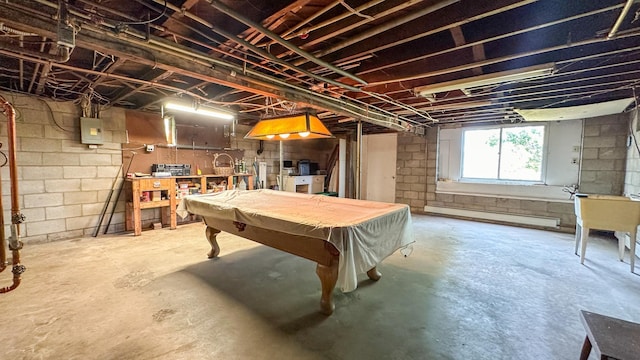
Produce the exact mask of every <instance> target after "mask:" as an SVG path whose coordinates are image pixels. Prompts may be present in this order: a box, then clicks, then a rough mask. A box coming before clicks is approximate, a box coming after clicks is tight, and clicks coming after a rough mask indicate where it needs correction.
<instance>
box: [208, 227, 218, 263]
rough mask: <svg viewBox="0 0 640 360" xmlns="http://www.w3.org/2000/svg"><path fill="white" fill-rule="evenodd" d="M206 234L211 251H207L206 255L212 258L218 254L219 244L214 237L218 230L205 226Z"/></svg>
mask: <svg viewBox="0 0 640 360" xmlns="http://www.w3.org/2000/svg"><path fill="white" fill-rule="evenodd" d="M206 234H207V240H209V244H211V251H209V253H208V254H207V257H208V258H209V259H212V258H214V257H216V256H218V254H220V246H219V245H218V241H217V240H216V237H217V236H218V234H220V230H218V229H214V228H212V227H210V226H207V230H206Z"/></svg>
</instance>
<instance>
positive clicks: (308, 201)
mask: <svg viewBox="0 0 640 360" xmlns="http://www.w3.org/2000/svg"><path fill="white" fill-rule="evenodd" d="M178 214H179V215H181V216H186V215H187V214H196V215H201V216H202V217H203V219H204V222H205V223H206V225H207V228H206V237H207V239H208V241H209V243H210V244H211V251H210V252H209V254H208V256H209V258H213V257H216V256H218V255H219V254H220V247H219V245H218V242H217V240H216V237H217V235H218V234H219V233H220V232H221V231H225V232H228V233H231V234H234V235H237V236H240V237H243V238H246V239H250V240H253V241H256V242H259V243H261V244H264V245H267V246H270V247H273V248H276V249H279V250H282V251H285V252H288V253H291V254H294V255H298V256H301V257H303V258H306V259H309V260H312V261H315V262H316V263H317V266H316V274H317V275H318V277H319V278H320V283H321V288H322V295H321V299H320V309H321V312H322V313H324V314H326V315H330V314H332V313H333V311H334V309H335V305H334V303H333V300H332V294H333V289H334V288H335V286H336V284H338V285H339V287H340V289H341V290H342V291H343V292H349V291H353V290H355V289H356V287H357V275H358V274H360V273H365V272H366V273H367V275H368V277H369V278H370V279H372V280H378V279H380V277H381V274H380V272H378V270H377V269H376V266H377V264H379V263H380V262H381V261H382V260H384V259H385V258H386V257H388V256H389V255H391V254H393V253H394V252H395V251H396V250H398V249H400V248H402V247H405V246H407V245H409V244H410V243H412V242H413V228H412V224H411V213H410V210H409V207H408V206H407V205H404V204H390V203H382V202H374V201H365V200H354V199H345V198H336V197H330V196H324V195H309V194H299V193H291V192H282V191H274V190H266V189H263V190H252V191H249V190H228V191H223V192H220V193H213V194H206V195H193V196H187V197H185V198H184V199H182V201H181V202H180V204H179V206H178Z"/></svg>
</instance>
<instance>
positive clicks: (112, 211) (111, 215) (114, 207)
mask: <svg viewBox="0 0 640 360" xmlns="http://www.w3.org/2000/svg"><path fill="white" fill-rule="evenodd" d="M136 154H137V153H136V152H135V151H132V152H131V160H129V165H127V171H125V172H124V176H126V174H128V173H129V170H130V169H131V164H132V163H133V158H134V157H135V156H136ZM123 187H124V179H122V181H121V182H120V187H119V188H118V193H117V194H116V200H115V201H114V202H113V207H112V208H111V214H110V215H109V221H107V225H106V226H105V227H104V234H106V233H107V231H109V225H111V219H113V213H114V212H115V211H116V207H117V206H118V200H119V199H120V194H121V193H122V188H123Z"/></svg>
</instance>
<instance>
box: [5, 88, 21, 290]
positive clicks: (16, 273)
mask: <svg viewBox="0 0 640 360" xmlns="http://www.w3.org/2000/svg"><path fill="white" fill-rule="evenodd" d="M0 109H2V110H3V112H4V114H5V115H6V116H7V137H8V139H9V154H8V155H7V160H8V164H9V176H10V180H11V237H10V238H9V250H11V252H12V259H11V262H12V265H13V266H12V268H11V272H12V273H13V283H12V284H11V286H7V287H3V288H0V294H2V293H6V292H9V291H11V290H14V289H15V288H17V287H18V286H19V285H20V281H21V279H20V276H21V275H22V273H23V272H24V271H25V269H26V268H25V267H24V265H22V264H20V249H22V242H21V241H20V240H19V237H20V225H19V224H20V223H22V222H23V221H24V215H22V214H21V213H20V205H19V202H18V165H17V164H16V112H15V109H14V108H13V106H12V105H11V104H10V103H9V102H8V101H7V100H5V98H3V97H2V96H0ZM1 203H2V202H1V201H0V209H2V204H1ZM0 216H1V213H0ZM0 225H2V230H0V235H2V237H1V238H0V245H1V246H2V253H0V256H3V258H2V266H3V267H5V265H4V264H5V263H6V252H5V250H4V247H5V246H6V240H5V236H4V223H3V221H0Z"/></svg>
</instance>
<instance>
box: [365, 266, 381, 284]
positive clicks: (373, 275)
mask: <svg viewBox="0 0 640 360" xmlns="http://www.w3.org/2000/svg"><path fill="white" fill-rule="evenodd" d="M367 276H368V277H369V279H371V280H373V281H378V280H380V278H381V277H382V274H381V273H380V271H378V269H376V267H375V266H374V267H372V268H371V270H369V271H367Z"/></svg>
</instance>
